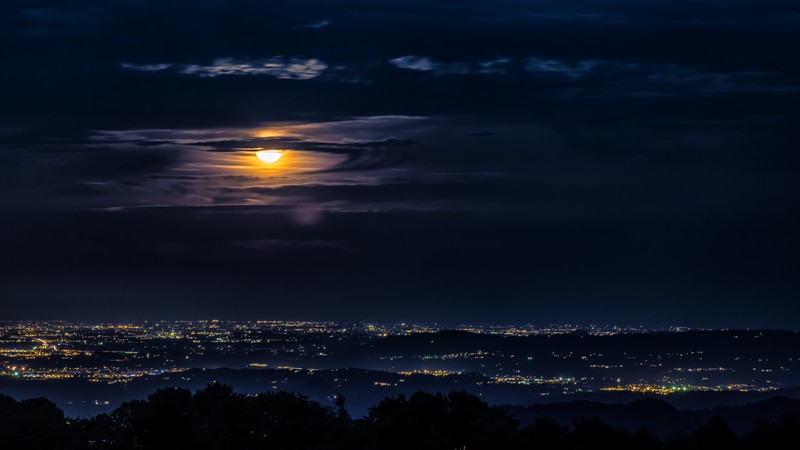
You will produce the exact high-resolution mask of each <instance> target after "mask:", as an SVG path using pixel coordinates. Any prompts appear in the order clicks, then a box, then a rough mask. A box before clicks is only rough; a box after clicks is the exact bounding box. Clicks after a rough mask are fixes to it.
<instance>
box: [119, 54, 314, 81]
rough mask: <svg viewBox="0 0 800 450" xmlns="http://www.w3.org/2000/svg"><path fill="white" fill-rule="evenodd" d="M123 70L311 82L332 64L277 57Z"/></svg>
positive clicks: (127, 66) (130, 66) (137, 66)
mask: <svg viewBox="0 0 800 450" xmlns="http://www.w3.org/2000/svg"><path fill="white" fill-rule="evenodd" d="M120 66H121V67H122V68H123V69H127V70H135V71H139V72H159V71H162V70H166V69H169V68H172V67H176V68H177V69H178V73H181V74H184V75H196V76H199V77H210V78H213V77H218V76H223V75H266V76H272V77H275V78H280V79H285V80H310V79H312V78H316V77H318V76H320V75H321V74H322V72H324V71H325V70H326V69H327V68H328V65H327V64H325V63H324V62H322V61H320V60H318V59H316V58H285V57H282V56H275V57H272V58H266V59H256V60H251V59H234V58H218V59H215V60H214V63H213V64H210V65H200V64H189V65H183V66H176V65H175V64H170V63H160V64H131V63H122V64H120Z"/></svg>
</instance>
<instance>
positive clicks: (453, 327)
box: [0, 318, 800, 332]
mask: <svg viewBox="0 0 800 450" xmlns="http://www.w3.org/2000/svg"><path fill="white" fill-rule="evenodd" d="M26 322H27V323H37V322H63V323H69V324H80V325H109V324H120V325H125V324H146V323H159V322H189V323H192V322H197V323H201V322H239V323H258V322H263V323H319V324H325V323H328V324H330V323H333V324H354V325H422V326H430V327H439V328H441V330H439V331H470V330H464V329H463V328H465V327H529V328H534V329H537V328H538V329H542V328H548V327H563V328H575V329H576V330H581V331H583V330H586V329H591V328H593V327H597V328H616V329H620V330H630V331H635V330H641V331H644V332H652V331H674V332H682V331H736V330H747V331H791V332H800V329H792V328H782V327H775V328H769V327H737V326H728V327H726V326H722V327H709V326H687V325H650V326H648V325H644V324H628V325H624V324H619V323H570V322H542V323H536V322H517V323H514V322H472V323H469V322H452V323H448V322H441V321H403V320H400V321H389V320H324V319H321V320H317V319H267V318H261V319H223V318H206V319H135V320H80V319H16V320H6V319H4V320H0V324H14V323H26Z"/></svg>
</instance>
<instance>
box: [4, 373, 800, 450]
mask: <svg viewBox="0 0 800 450" xmlns="http://www.w3.org/2000/svg"><path fill="white" fill-rule="evenodd" d="M335 405H336V406H334V407H326V406H323V405H321V404H320V403H319V402H316V401H314V400H310V399H308V398H307V397H303V396H300V395H297V394H292V393H288V392H282V391H281V392H270V393H267V394H257V395H247V394H240V393H236V392H234V390H233V388H232V387H230V386H227V385H222V384H219V383H212V384H210V385H208V386H207V387H205V388H203V389H201V390H199V391H196V392H195V393H192V392H191V391H189V390H187V389H181V388H165V389H160V390H158V391H156V392H154V393H153V394H151V395H149V396H148V397H147V399H146V400H134V401H131V402H126V403H124V404H122V405H121V406H120V407H118V408H116V409H115V410H114V411H112V412H111V413H109V414H100V415H98V416H95V417H93V418H88V419H69V418H65V416H64V413H63V411H62V410H60V409H59V408H58V407H56V406H55V405H54V404H53V403H52V402H50V401H49V400H46V399H43V398H38V399H29V400H24V401H16V400H14V399H12V398H11V397H7V396H2V397H0V448H3V449H209V450H210V449H232V450H233V449H237V450H239V449H245V450H246V449H264V448H269V449H273V448H274V449H437V450H438V449H442V450H453V449H464V448H466V449H531V448H546V449H598V448H614V449H705V448H715V449H716V448H724V449H790V448H791V449H794V448H797V446H798V443H800V402H798V401H797V400H792V399H788V398H781V397H776V398H773V399H770V400H768V401H765V402H759V403H756V404H752V405H747V406H739V407H733V408H727V409H724V408H723V409H717V410H713V411H711V410H705V411H680V410H677V409H675V408H674V407H672V406H670V405H668V404H666V403H664V402H660V401H658V400H643V401H638V402H634V403H630V404H625V405H600V404H597V403H591V402H573V403H563V404H553V405H535V406H531V407H527V408H525V407H518V408H514V409H509V408H502V407H495V406H490V405H488V404H487V403H486V402H483V401H482V400H480V399H479V398H478V397H476V396H474V395H472V394H469V393H466V392H459V391H452V392H450V393H449V394H431V393H425V392H417V393H415V394H412V395H410V396H408V397H406V396H398V397H387V398H385V399H383V400H382V401H380V402H379V403H378V404H376V405H374V406H373V407H371V408H369V411H368V414H367V415H366V416H364V417H363V418H360V419H353V418H352V417H351V416H350V415H349V414H348V412H347V400H346V398H344V397H339V398H337V399H336V401H335ZM548 416H549V417H548ZM570 416H572V417H571V418H570V419H567V417H570ZM601 417H602V418H601ZM606 419H608V420H606ZM609 421H610V422H612V423H613V425H612V424H609ZM626 421H627V422H626ZM731 424H733V426H732V425H731ZM695 425H696V426H695ZM745 427H746V430H745V429H744V428H745ZM675 430H685V431H682V432H676V431H675Z"/></svg>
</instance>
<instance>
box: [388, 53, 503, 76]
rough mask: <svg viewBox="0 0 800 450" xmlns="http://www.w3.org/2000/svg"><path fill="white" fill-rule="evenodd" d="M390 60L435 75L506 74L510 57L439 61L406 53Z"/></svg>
mask: <svg viewBox="0 0 800 450" xmlns="http://www.w3.org/2000/svg"><path fill="white" fill-rule="evenodd" d="M389 62H390V63H391V64H393V65H394V66H395V67H398V68H400V69H407V70H414V71H417V72H432V73H434V74H435V75H464V74H471V73H473V74H474V73H477V74H504V73H506V72H507V69H506V67H505V66H506V64H508V63H509V62H510V60H509V59H508V58H497V59H494V60H490V61H482V62H476V63H473V62H439V61H434V60H433V59H431V58H429V57H427V56H414V55H406V56H400V57H397V58H393V59H390V60H389Z"/></svg>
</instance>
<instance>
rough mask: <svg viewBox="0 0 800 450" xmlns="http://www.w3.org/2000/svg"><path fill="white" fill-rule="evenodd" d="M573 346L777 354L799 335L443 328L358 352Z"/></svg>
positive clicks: (796, 343) (797, 344)
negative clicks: (513, 332) (488, 331)
mask: <svg viewBox="0 0 800 450" xmlns="http://www.w3.org/2000/svg"><path fill="white" fill-rule="evenodd" d="M578 344H580V346H581V347H582V349H587V350H588V351H609V352H610V351H613V352H616V353H620V352H625V351H642V350H648V349H649V350H652V351H659V350H663V349H665V348H666V349H669V350H673V348H672V347H679V349H683V350H685V351H691V350H692V349H694V348H696V347H698V345H711V346H714V347H718V348H724V349H731V350H733V349H735V350H736V351H738V352H743V353H744V352H746V351H747V350H749V349H752V348H758V349H763V350H770V351H773V352H777V351H780V352H782V353H785V352H786V351H787V350H789V349H794V351H795V352H796V353H797V354H798V355H800V333H797V332H793V331H783V330H713V331H684V332H650V333H630V334H628V333H621V334H616V335H611V336H593V335H586V334H556V335H535V336H501V335H487V334H476V333H471V332H468V331H460V330H449V331H440V332H436V333H419V334H411V335H404V336H388V337H383V338H378V339H375V340H374V341H372V342H370V343H368V344H365V345H363V346H360V348H361V349H362V350H363V349H369V350H371V351H381V350H397V349H405V350H407V349H430V348H433V347H435V348H437V349H441V350H446V351H465V350H486V351H495V350H502V351H520V350H531V349H539V350H542V349H544V350H551V351H559V350H564V349H572V348H573V347H574V346H576V345H578Z"/></svg>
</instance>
